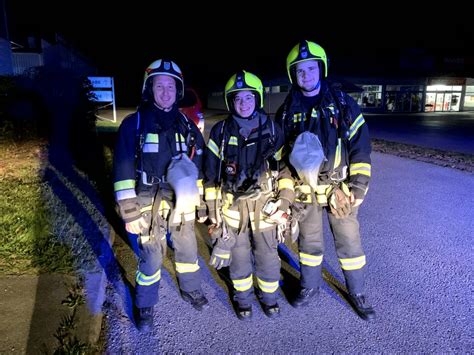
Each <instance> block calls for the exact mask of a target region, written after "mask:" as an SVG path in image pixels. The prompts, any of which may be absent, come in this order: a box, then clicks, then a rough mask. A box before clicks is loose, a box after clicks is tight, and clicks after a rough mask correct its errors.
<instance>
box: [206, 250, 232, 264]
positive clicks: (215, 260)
mask: <svg viewBox="0 0 474 355" xmlns="http://www.w3.org/2000/svg"><path fill="white" fill-rule="evenodd" d="M231 260H232V257H231V254H230V250H225V249H221V248H219V246H217V245H216V246H215V247H214V249H212V255H211V260H209V265H211V266H214V267H215V268H216V269H217V270H219V269H220V268H223V267H226V266H229V265H230V262H231Z"/></svg>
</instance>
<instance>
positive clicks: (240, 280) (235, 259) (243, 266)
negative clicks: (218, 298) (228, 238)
mask: <svg viewBox="0 0 474 355" xmlns="http://www.w3.org/2000/svg"><path fill="white" fill-rule="evenodd" d="M227 229H228V233H230V234H231V235H232V236H233V237H235V238H236V242H235V245H234V247H233V248H232V250H231V256H232V261H231V262H230V265H229V272H230V278H231V280H232V283H233V285H234V297H233V298H234V301H235V302H236V303H237V305H238V307H240V308H248V309H251V304H252V297H253V287H252V286H253V277H252V276H253V275H252V271H253V268H252V257H251V253H252V250H251V246H250V238H249V234H248V232H245V233H241V234H238V230H237V229H236V228H232V227H227Z"/></svg>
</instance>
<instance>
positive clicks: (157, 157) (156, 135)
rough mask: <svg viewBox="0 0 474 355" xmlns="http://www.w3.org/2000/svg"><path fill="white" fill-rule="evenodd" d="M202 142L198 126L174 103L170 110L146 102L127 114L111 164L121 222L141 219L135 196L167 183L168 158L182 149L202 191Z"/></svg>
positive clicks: (149, 194) (120, 129)
mask: <svg viewBox="0 0 474 355" xmlns="http://www.w3.org/2000/svg"><path fill="white" fill-rule="evenodd" d="M204 145H205V143H204V139H203V137H202V135H201V132H200V131H199V129H198V128H197V127H196V125H195V124H194V122H192V121H191V120H189V119H188V118H187V117H186V116H185V115H184V114H182V113H181V112H179V110H178V109H177V107H176V105H175V106H174V107H173V109H172V110H171V111H170V112H164V111H163V110H160V109H158V108H157V107H156V106H155V105H147V106H145V107H140V108H139V109H138V111H137V112H135V113H133V114H131V115H129V116H128V117H126V118H125V119H124V121H123V122H122V124H121V125H120V128H119V131H118V137H117V144H116V147H115V152H114V167H113V174H114V179H113V181H114V192H115V198H116V201H117V203H118V205H119V207H120V213H121V215H122V218H123V219H124V221H125V222H131V221H133V220H136V219H138V218H140V216H141V212H140V205H139V203H138V198H137V196H138V195H139V194H148V196H154V193H155V192H156V191H157V189H158V188H159V186H160V185H162V184H164V183H165V182H166V181H165V177H166V171H167V169H168V166H169V164H170V162H171V158H172V157H173V156H176V155H177V154H180V153H182V152H184V153H187V154H188V155H189V156H190V157H192V161H193V163H194V164H195V165H196V167H197V168H198V171H199V180H198V181H197V184H198V186H199V190H200V192H201V194H202V169H201V167H202V160H203V149H204Z"/></svg>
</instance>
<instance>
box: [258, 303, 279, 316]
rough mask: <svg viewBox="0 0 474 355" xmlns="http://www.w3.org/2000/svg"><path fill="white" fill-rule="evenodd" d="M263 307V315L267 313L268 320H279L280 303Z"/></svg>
mask: <svg viewBox="0 0 474 355" xmlns="http://www.w3.org/2000/svg"><path fill="white" fill-rule="evenodd" d="M261 305H262V309H263V313H265V315H266V316H267V317H268V318H277V317H279V316H280V306H279V305H278V303H275V304H272V305H268V304H265V303H261Z"/></svg>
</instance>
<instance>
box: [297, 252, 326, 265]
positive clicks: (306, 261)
mask: <svg viewBox="0 0 474 355" xmlns="http://www.w3.org/2000/svg"><path fill="white" fill-rule="evenodd" d="M322 262H323V256H322V255H311V254H306V253H301V252H300V263H301V264H303V265H307V266H319V265H321V263H322Z"/></svg>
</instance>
